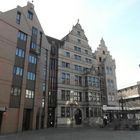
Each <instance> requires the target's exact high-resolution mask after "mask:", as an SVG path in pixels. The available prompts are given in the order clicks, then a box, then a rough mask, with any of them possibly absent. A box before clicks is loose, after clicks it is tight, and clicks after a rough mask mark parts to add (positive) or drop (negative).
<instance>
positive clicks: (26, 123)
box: [22, 109, 32, 130]
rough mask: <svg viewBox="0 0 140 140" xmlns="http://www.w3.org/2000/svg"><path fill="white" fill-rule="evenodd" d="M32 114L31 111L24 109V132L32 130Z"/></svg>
mask: <svg viewBox="0 0 140 140" xmlns="http://www.w3.org/2000/svg"><path fill="white" fill-rule="evenodd" d="M31 113H32V110H31V109H24V113H23V124H22V129H23V130H30V129H31V115H32V114H31Z"/></svg>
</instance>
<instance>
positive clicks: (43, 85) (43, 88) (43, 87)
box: [42, 82, 46, 92]
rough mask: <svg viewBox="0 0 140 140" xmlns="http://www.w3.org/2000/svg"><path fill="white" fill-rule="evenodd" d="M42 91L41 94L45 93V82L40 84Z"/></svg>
mask: <svg viewBox="0 0 140 140" xmlns="http://www.w3.org/2000/svg"><path fill="white" fill-rule="evenodd" d="M42 90H43V92H45V91H46V83H45V82H44V83H43V84H42Z"/></svg>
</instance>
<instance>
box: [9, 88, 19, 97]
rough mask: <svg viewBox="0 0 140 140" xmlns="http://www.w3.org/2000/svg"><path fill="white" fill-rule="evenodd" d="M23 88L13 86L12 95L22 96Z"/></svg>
mask: <svg viewBox="0 0 140 140" xmlns="http://www.w3.org/2000/svg"><path fill="white" fill-rule="evenodd" d="M20 93H21V89H20V88H19V87H12V88H11V95H13V96H20Z"/></svg>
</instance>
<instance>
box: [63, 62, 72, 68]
mask: <svg viewBox="0 0 140 140" xmlns="http://www.w3.org/2000/svg"><path fill="white" fill-rule="evenodd" d="M62 67H63V68H70V63H67V62H64V61H62Z"/></svg>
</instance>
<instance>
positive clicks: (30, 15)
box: [27, 11, 33, 20]
mask: <svg viewBox="0 0 140 140" xmlns="http://www.w3.org/2000/svg"><path fill="white" fill-rule="evenodd" d="M27 17H28V19H30V20H33V13H32V12H31V11H28V14H27Z"/></svg>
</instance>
